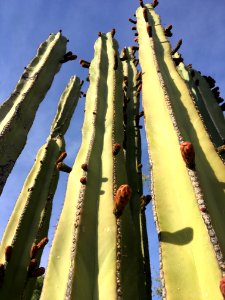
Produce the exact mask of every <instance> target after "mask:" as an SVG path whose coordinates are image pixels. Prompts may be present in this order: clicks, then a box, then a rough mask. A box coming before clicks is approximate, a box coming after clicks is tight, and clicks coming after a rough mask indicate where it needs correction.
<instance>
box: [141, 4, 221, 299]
mask: <svg viewBox="0 0 225 300" xmlns="http://www.w3.org/2000/svg"><path fill="white" fill-rule="evenodd" d="M145 8H147V10H148V14H147V16H148V22H149V24H150V25H151V27H152V38H151V37H149V34H148V32H147V27H148V23H146V20H145V18H144V16H143V8H139V9H138V10H137V12H136V15H137V25H136V26H137V30H138V41H139V59H140V64H141V67H142V73H143V76H142V82H143V83H142V84H143V85H142V93H143V94H142V95H143V107H144V111H145V127H146V132H147V138H148V143H149V155H150V161H151V165H152V194H153V203H154V213H155V219H156V223H157V226H158V231H159V240H160V253H161V276H162V282H163V287H164V289H163V291H164V297H166V298H167V299H205V298H206V297H208V298H212V299H213V298H216V299H222V297H221V294H220V291H219V281H220V277H221V273H222V272H224V271H225V269H224V259H223V255H224V254H225V247H224V239H223V235H224V217H223V213H222V210H223V208H222V206H223V204H222V203H223V199H224V188H223V186H222V185H221V184H220V182H224V180H225V178H224V176H225V172H224V165H223V163H222V161H221V160H220V158H219V156H218V154H217V152H216V150H215V148H214V146H213V144H212V142H211V140H210V138H209V135H208V133H207V131H206V129H205V127H204V125H203V123H202V121H201V116H200V115H199V114H198V111H197V110H196V107H195V105H194V103H193V99H192V97H191V96H190V91H189V90H188V88H187V86H186V84H185V82H184V81H183V79H182V78H181V77H180V75H179V74H178V72H177V69H176V66H177V65H179V63H180V61H182V59H180V60H179V61H178V60H176V61H174V60H173V58H172V56H171V47H170V44H169V42H168V40H167V38H166V36H165V31H164V29H163V27H162V26H161V24H160V19H159V16H158V15H157V14H156V13H155V12H154V9H153V7H152V6H151V5H145ZM184 141H190V142H191V143H192V144H193V145H194V151H195V160H196V171H195V170H191V169H190V168H189V166H188V167H186V163H185V162H184V161H183V159H182V156H181V153H179V148H180V144H181V143H183V142H184ZM162 174H163V176H162ZM203 195H204V198H203ZM205 207H206V208H207V211H208V212H209V214H210V216H211V219H210V216H209V214H208V213H207V212H206V209H204V208H205ZM211 222H212V224H211ZM212 225H213V226H212ZM213 227H214V229H215V231H214V229H213ZM216 235H217V237H218V240H219V242H220V245H219V244H218V240H217V237H216ZM220 247H221V248H220ZM220 250H222V252H221V251H220ZM222 253H223V254H222ZM215 254H216V255H215ZM206 261H207V264H205V262H206ZM207 273H210V274H211V275H212V274H213V275H212V276H211V277H210V279H209V277H208V276H207Z"/></svg>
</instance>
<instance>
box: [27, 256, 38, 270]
mask: <svg viewBox="0 0 225 300" xmlns="http://www.w3.org/2000/svg"><path fill="white" fill-rule="evenodd" d="M36 267H37V259H36V258H33V259H31V261H30V264H29V267H28V270H27V271H28V273H29V274H30V273H31V272H33V271H34V270H35V268H36Z"/></svg>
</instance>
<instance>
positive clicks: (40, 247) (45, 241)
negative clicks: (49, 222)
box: [37, 237, 48, 250]
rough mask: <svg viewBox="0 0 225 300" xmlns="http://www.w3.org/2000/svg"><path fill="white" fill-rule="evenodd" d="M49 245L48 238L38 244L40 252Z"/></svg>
mask: <svg viewBox="0 0 225 300" xmlns="http://www.w3.org/2000/svg"><path fill="white" fill-rule="evenodd" d="M47 243H48V238H47V237H44V238H43V239H42V240H41V241H40V242H39V243H38V244H37V247H38V250H40V249H42V248H44V246H45V245H46V244H47Z"/></svg>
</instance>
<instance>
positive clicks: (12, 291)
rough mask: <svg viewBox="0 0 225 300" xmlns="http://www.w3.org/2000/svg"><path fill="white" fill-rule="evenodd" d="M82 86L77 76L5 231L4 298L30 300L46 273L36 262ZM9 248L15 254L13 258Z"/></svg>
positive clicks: (0, 292) (0, 253)
mask: <svg viewBox="0 0 225 300" xmlns="http://www.w3.org/2000/svg"><path fill="white" fill-rule="evenodd" d="M80 84H81V83H80V80H79V78H78V77H76V76H73V77H72V78H71V79H70V82H69V84H68V85H67V87H66V89H65V90H64V92H63V94H62V96H61V98H60V102H59V105H58V111H57V114H56V116H55V119H54V121H53V123H52V126H51V131H50V135H49V137H48V139H47V142H46V144H44V145H43V146H42V147H41V148H40V150H39V151H38V154H37V157H36V160H35V163H34V165H33V167H32V169H31V171H30V173H29V175H28V177H27V179H26V181H25V183H24V186H23V188H22V191H21V193H20V195H19V197H18V199H17V202H16V205H15V208H14V210H13V212H12V215H11V217H10V219H9V222H8V224H7V227H6V229H5V232H4V235H3V239H2V242H1V248H0V262H1V265H2V264H5V266H4V268H5V271H4V277H3V280H1V288H0V298H1V299H15V300H16V299H21V297H22V298H23V299H30V297H31V295H32V289H31V288H29V287H28V286H29V281H30V277H36V276H38V275H40V274H41V273H43V271H44V270H43V268H39V269H38V263H39V261H38V262H37V261H36V259H37V256H38V259H39V260H40V252H42V250H43V246H44V244H45V243H46V242H47V234H48V228H49V220H50V216H51V207H52V200H53V196H54V193H55V190H56V187H57V183H58V178H59V170H60V169H61V168H63V167H64V168H65V165H64V164H62V160H63V158H65V152H64V151H65V142H64V137H63V136H64V134H65V133H66V131H67V128H68V126H69V123H70V119H71V117H72V115H73V112H74V109H75V107H76V105H77V102H78V99H79V96H80ZM67 168H68V167H67ZM41 241H42V242H41ZM40 242H41V243H40ZM7 249H11V250H10V251H11V252H12V255H11V257H10V258H9V259H7V255H6V253H7ZM37 249H38V251H37ZM37 252H38V253H37ZM38 254H39V255H38ZM12 287H13V288H12ZM24 293H25V295H26V297H25V296H24V295H23V294H24ZM24 297H25V298H24Z"/></svg>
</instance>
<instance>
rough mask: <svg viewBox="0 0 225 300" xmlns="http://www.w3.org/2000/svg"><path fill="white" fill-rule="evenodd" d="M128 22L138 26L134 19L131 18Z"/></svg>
mask: <svg viewBox="0 0 225 300" xmlns="http://www.w3.org/2000/svg"><path fill="white" fill-rule="evenodd" d="M128 20H129V22H131V23H133V24H137V21H135V20H133V19H131V18H129V19H128Z"/></svg>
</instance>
